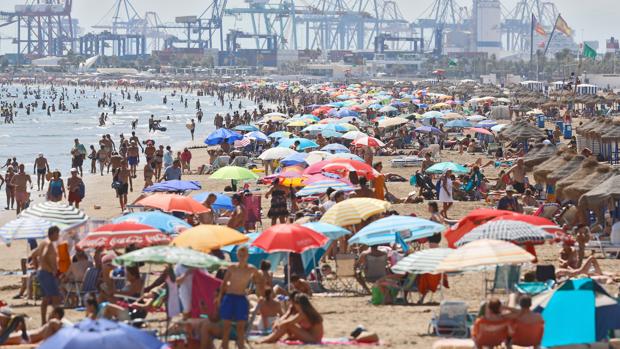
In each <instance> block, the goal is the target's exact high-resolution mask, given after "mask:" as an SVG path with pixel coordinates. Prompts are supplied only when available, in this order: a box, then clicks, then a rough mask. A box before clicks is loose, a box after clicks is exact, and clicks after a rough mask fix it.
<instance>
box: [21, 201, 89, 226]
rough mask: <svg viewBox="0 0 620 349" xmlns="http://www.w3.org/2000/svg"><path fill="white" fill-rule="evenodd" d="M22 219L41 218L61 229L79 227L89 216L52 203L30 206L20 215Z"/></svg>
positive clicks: (67, 206)
mask: <svg viewBox="0 0 620 349" xmlns="http://www.w3.org/2000/svg"><path fill="white" fill-rule="evenodd" d="M20 217H34V218H41V219H44V220H46V221H49V222H50V223H52V224H54V225H58V226H59V227H60V228H61V229H66V228H70V227H73V226H77V225H80V224H82V223H85V222H86V221H87V220H88V216H87V215H86V214H85V213H84V212H83V211H82V210H80V209H77V208H75V207H74V206H71V205H67V204H63V203H60V202H51V201H46V202H41V203H38V204H35V205H32V206H30V207H29V208H27V209H26V210H24V211H22V213H20Z"/></svg>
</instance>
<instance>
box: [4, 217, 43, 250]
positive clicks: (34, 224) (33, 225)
mask: <svg viewBox="0 0 620 349" xmlns="http://www.w3.org/2000/svg"><path fill="white" fill-rule="evenodd" d="M51 226H52V223H50V222H49V221H46V220H44V219H41V218H34V217H19V218H17V219H14V220H12V221H10V222H8V223H7V224H5V225H3V226H2V227H1V228H0V238H1V239H2V241H4V243H6V244H7V245H9V244H10V243H11V241H13V240H24V239H43V238H45V237H47V230H48V229H49V228H50V227H51Z"/></svg>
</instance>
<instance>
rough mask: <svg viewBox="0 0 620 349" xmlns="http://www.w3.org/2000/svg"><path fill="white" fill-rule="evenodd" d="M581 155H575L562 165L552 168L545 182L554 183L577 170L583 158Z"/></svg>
mask: <svg viewBox="0 0 620 349" xmlns="http://www.w3.org/2000/svg"><path fill="white" fill-rule="evenodd" d="M585 158H586V157H585V156H583V155H575V156H573V157H572V158H571V159H570V160H568V161H567V162H566V163H565V164H564V165H562V166H560V167H559V168H556V169H555V170H553V172H551V173H549V174H548V175H547V183H552V184H554V183H556V182H557V181H559V180H560V179H563V178H565V177H568V176H570V175H571V174H572V173H573V172H575V171H577V170H578V169H579V167H581V163H582V162H583V160H585Z"/></svg>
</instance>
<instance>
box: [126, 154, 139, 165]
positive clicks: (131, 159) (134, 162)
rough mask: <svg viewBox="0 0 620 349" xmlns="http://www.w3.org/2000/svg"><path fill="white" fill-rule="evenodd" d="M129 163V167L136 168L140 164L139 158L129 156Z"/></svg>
mask: <svg viewBox="0 0 620 349" xmlns="http://www.w3.org/2000/svg"><path fill="white" fill-rule="evenodd" d="M127 163H129V165H131V166H135V165H137V164H138V157H137V156H129V157H128V158H127Z"/></svg>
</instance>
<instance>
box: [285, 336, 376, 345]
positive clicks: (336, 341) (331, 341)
mask: <svg viewBox="0 0 620 349" xmlns="http://www.w3.org/2000/svg"><path fill="white" fill-rule="evenodd" d="M278 344H282V345H306V343H304V342H302V341H297V340H284V341H279V342H278ZM379 344H381V343H380V342H378V343H360V342H357V341H353V340H350V339H349V338H347V337H340V338H323V340H322V341H321V343H320V344H318V345H351V346H353V345H356V346H357V345H363V346H368V345H373V346H374V345H379ZM307 345H317V344H307Z"/></svg>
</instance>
